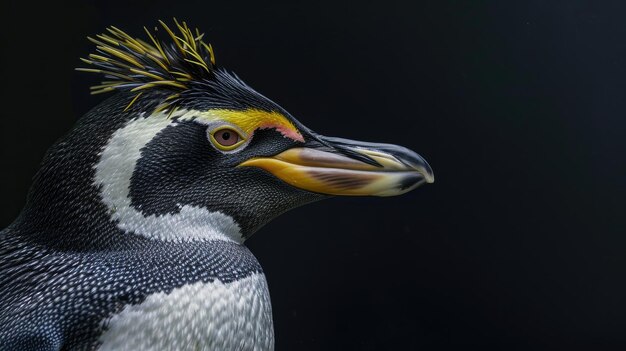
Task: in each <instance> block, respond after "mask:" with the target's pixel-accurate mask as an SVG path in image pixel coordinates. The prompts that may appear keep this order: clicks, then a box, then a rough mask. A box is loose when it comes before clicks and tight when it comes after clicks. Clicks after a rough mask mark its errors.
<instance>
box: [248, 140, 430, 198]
mask: <svg viewBox="0 0 626 351" xmlns="http://www.w3.org/2000/svg"><path fill="white" fill-rule="evenodd" d="M240 166H244V167H257V168H261V169H263V170H265V171H267V172H269V173H271V174H273V175H274V176H275V177H277V178H279V179H281V180H283V181H284V182H286V183H288V184H290V185H292V186H294V187H296V188H300V189H303V190H307V191H311V192H315V193H320V194H326V195H344V196H367V195H370V196H394V195H400V194H404V193H406V192H408V191H411V190H413V189H415V188H417V187H418V186H419V185H421V184H424V183H433V182H434V180H435V178H434V175H433V171H432V169H431V168H430V166H429V165H428V163H427V162H426V160H424V159H423V158H422V157H421V156H420V155H418V154H417V153H415V152H413V151H411V150H409V149H407V148H404V147H401V146H397V145H391V144H377V143H367V142H358V141H354V140H348V139H341V138H330V137H321V136H315V140H313V141H309V142H307V143H306V144H304V146H302V147H295V148H292V149H288V150H286V151H284V152H282V153H280V154H278V155H275V156H273V157H255V158H252V159H249V160H246V161H244V162H242V163H241V164H240Z"/></svg>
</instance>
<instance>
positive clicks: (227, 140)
mask: <svg viewBox="0 0 626 351" xmlns="http://www.w3.org/2000/svg"><path fill="white" fill-rule="evenodd" d="M213 138H215V141H217V142H218V143H220V145H222V146H231V145H235V144H236V143H237V142H239V140H240V137H239V134H237V132H235V131H234V130H230V129H222V130H219V131H217V132H216V133H215V134H213Z"/></svg>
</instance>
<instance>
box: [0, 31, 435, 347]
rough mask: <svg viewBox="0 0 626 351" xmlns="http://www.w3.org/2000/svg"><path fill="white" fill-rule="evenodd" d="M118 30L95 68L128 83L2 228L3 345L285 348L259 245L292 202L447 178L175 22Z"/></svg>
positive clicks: (382, 191) (53, 153)
mask: <svg viewBox="0 0 626 351" xmlns="http://www.w3.org/2000/svg"><path fill="white" fill-rule="evenodd" d="M159 22H160V27H159V28H155V29H154V30H152V31H149V30H147V29H146V36H145V37H144V38H143V39H140V38H136V37H133V36H131V35H129V34H127V33H126V32H124V31H122V30H120V29H118V28H116V27H110V28H108V29H107V32H106V33H105V34H101V35H97V36H96V37H95V38H89V40H91V41H92V42H93V43H94V44H95V45H96V49H95V52H94V53H92V54H90V55H89V57H88V58H86V59H82V61H83V62H84V64H85V65H86V66H87V67H83V68H80V69H79V70H81V71H85V72H89V73H95V74H98V75H100V76H103V77H104V78H103V81H102V83H100V84H98V85H96V86H94V87H92V88H91V90H92V93H95V94H98V93H107V92H113V93H114V94H113V95H111V96H110V97H109V98H107V99H106V100H104V101H103V102H102V103H100V104H99V105H97V106H96V107H94V108H93V109H92V110H90V111H89V112H87V113H86V114H85V115H84V116H83V117H82V118H80V119H79V120H78V122H77V123H76V124H75V126H74V127H73V128H72V129H71V130H70V131H69V132H68V133H67V134H66V135H65V136H64V137H62V138H61V139H60V140H59V141H57V142H56V143H55V144H54V145H53V146H52V147H51V148H50V149H49V150H48V152H47V153H46V155H45V157H44V159H43V161H42V164H41V168H40V169H39V171H38V172H37V174H36V176H35V177H34V180H33V184H32V187H31V189H30V190H29V193H28V196H27V201H26V205H25V207H24V209H23V210H22V212H21V213H20V214H19V216H18V217H17V219H16V220H15V221H14V222H13V223H12V224H10V225H9V226H8V227H7V228H5V229H4V230H2V231H1V232H0V350H32V351H35V350H39V351H52V350H55V351H58V350H273V349H274V329H273V322H272V308H271V304H270V297H269V292H268V287H267V282H266V280H265V277H264V273H263V269H262V267H261V265H260V264H259V262H258V261H257V260H256V258H255V257H254V255H253V254H252V253H251V252H250V251H249V250H248V248H246V246H245V245H244V242H245V240H246V239H247V238H249V237H250V236H251V235H252V234H253V233H255V232H256V231H257V230H259V228H261V227H262V226H263V225H265V224H266V223H268V222H269V221H270V220H271V219H273V218H275V217H277V216H278V215H280V214H282V213H283V212H286V211H288V210H290V209H292V208H295V207H298V206H302V205H305V204H307V203H310V202H313V201H318V200H321V199H325V198H329V197H332V196H394V195H400V194H403V193H406V192H408V191H411V190H413V189H415V188H417V187H418V186H420V185H422V184H425V183H432V182H433V181H434V176H433V171H432V169H431V167H430V166H429V165H428V163H427V162H426V161H425V160H424V159H423V158H422V157H421V156H419V155H418V154H417V153H415V152H413V151H411V150H409V149H407V148H404V147H401V146H396V145H391V144H378V143H369V142H359V141H354V140H349V139H343V138H335V137H326V136H323V135H321V134H317V133H315V132H314V131H312V130H310V129H309V128H307V127H305V126H304V125H303V124H302V123H300V122H299V121H298V120H296V119H295V118H294V117H293V116H292V115H291V114H290V113H289V112H287V111H286V110H285V109H283V108H282V107H281V106H279V105H278V104H277V103H275V102H273V101H272V100H270V99H268V98H267V97H265V96H263V95H261V94H260V93H258V92H257V91H255V90H254V89H252V88H251V87H250V86H248V85H247V84H246V83H244V82H243V81H242V80H241V79H240V78H239V77H238V76H237V75H235V74H234V73H232V72H230V71H228V70H226V69H224V68H222V67H220V66H218V65H217V64H216V61H215V55H214V52H213V48H212V46H211V45H210V44H207V43H205V42H204V41H203V35H202V34H200V31H198V30H197V29H196V30H193V31H192V30H191V28H190V27H189V26H188V25H187V24H186V23H185V22H178V21H176V20H175V19H174V25H172V26H171V27H170V26H168V25H167V24H166V23H164V22H162V21H159Z"/></svg>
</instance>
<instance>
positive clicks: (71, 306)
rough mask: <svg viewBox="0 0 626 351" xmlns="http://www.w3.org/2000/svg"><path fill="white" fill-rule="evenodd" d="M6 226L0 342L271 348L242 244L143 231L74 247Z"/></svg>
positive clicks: (14, 345)
mask: <svg viewBox="0 0 626 351" xmlns="http://www.w3.org/2000/svg"><path fill="white" fill-rule="evenodd" d="M12 234H14V233H3V236H2V243H3V244H2V252H1V254H2V255H3V258H4V260H3V265H4V264H10V265H11V268H10V269H9V272H7V273H5V274H7V275H5V277H6V278H10V281H6V282H5V281H3V282H2V283H3V285H2V286H3V288H2V289H1V290H2V291H1V293H2V294H3V301H4V302H5V303H4V304H3V306H2V309H1V310H0V316H2V317H1V318H0V323H2V325H3V326H4V327H3V328H2V333H0V340H1V342H0V349H3V350H18V349H19V350H42V349H43V350H59V349H70V350H74V349H76V350H91V349H99V350H165V349H171V348H172V345H176V347H175V348H176V349H179V350H238V349H242V350H270V349H272V348H273V328H272V318H271V306H270V301H269V294H268V290H267V285H266V282H265V277H264V275H263V272H262V270H261V267H260V266H259V264H258V262H257V261H256V259H255V258H254V256H253V255H252V254H251V253H250V251H249V250H248V249H247V248H245V246H242V245H239V244H236V243H231V242H225V241H211V242H203V243H195V244H194V245H193V246H192V245H189V244H187V243H167V242H160V243H158V244H157V243H154V242H150V241H148V240H140V241H138V242H129V243H128V245H129V247H128V248H125V249H123V248H120V249H117V250H115V251H106V252H88V253H80V254H79V253H64V252H58V251H48V250H47V249H45V248H43V247H37V246H26V245H24V244H23V243H17V242H16V236H14V235H12ZM9 238H11V239H12V241H8V240H7V239H9ZM143 241H145V242H143ZM8 245H10V246H11V249H13V250H12V251H11V253H10V254H8V252H7V251H8V250H7V248H6V246H8ZM16 247H20V249H19V250H15V248H16ZM34 336H36V337H34ZM42 345H49V347H46V348H42Z"/></svg>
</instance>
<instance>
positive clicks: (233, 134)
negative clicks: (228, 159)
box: [208, 125, 247, 153]
mask: <svg viewBox="0 0 626 351" xmlns="http://www.w3.org/2000/svg"><path fill="white" fill-rule="evenodd" d="M208 135H209V141H211V144H212V145H213V147H215V148H216V149H217V150H218V151H221V152H225V153H230V152H236V151H239V149H242V148H243V147H244V146H245V145H246V144H247V138H245V137H244V136H243V132H241V131H240V130H238V128H236V127H234V126H231V125H222V126H219V127H217V128H213V129H211V130H209V131H208Z"/></svg>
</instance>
